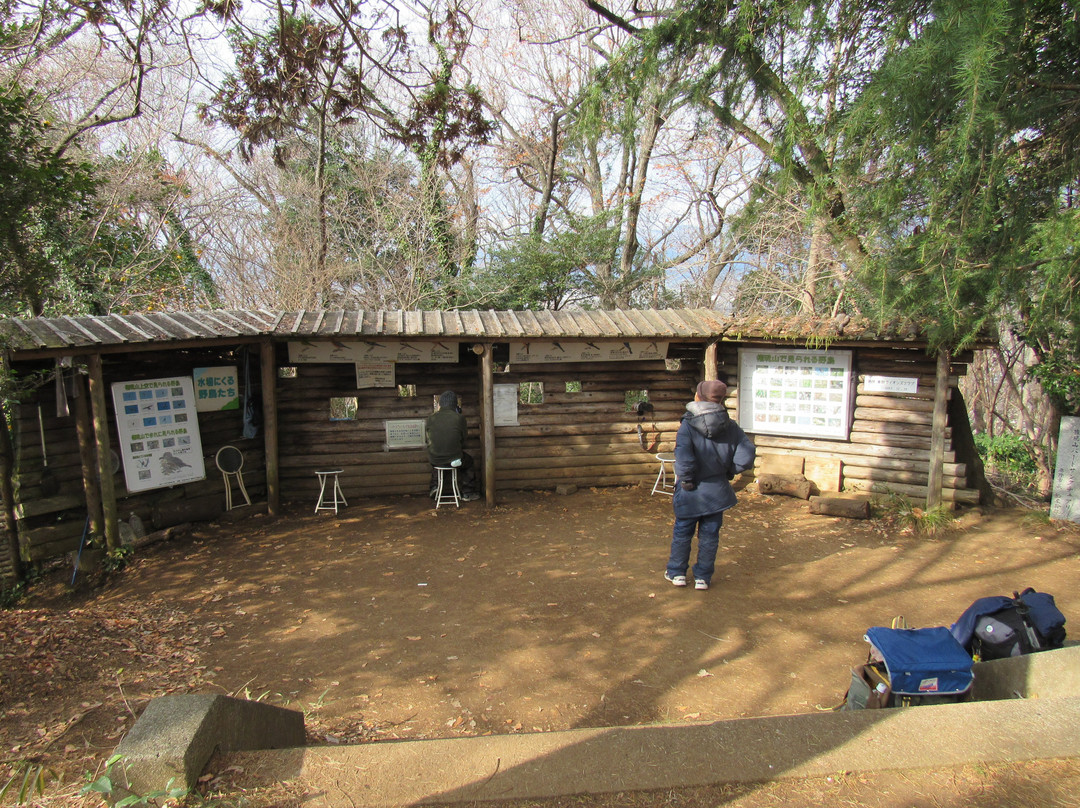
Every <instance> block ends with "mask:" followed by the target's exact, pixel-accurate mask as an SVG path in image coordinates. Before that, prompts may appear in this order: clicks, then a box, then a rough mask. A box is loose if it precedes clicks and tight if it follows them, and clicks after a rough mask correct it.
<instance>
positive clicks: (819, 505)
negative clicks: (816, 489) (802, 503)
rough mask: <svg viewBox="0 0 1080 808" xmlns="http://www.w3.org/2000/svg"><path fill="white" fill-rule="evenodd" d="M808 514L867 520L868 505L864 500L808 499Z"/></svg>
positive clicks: (868, 513)
mask: <svg viewBox="0 0 1080 808" xmlns="http://www.w3.org/2000/svg"><path fill="white" fill-rule="evenodd" d="M810 513H817V514H821V515H822V516H843V517H844V518H846V519H869V518H870V503H869V501H867V500H865V499H844V498H842V497H810Z"/></svg>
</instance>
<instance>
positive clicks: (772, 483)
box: [757, 474, 813, 499]
mask: <svg viewBox="0 0 1080 808" xmlns="http://www.w3.org/2000/svg"><path fill="white" fill-rule="evenodd" d="M757 484H758V491H759V492H761V493H762V494H783V495H784V496H788V497H795V498H796V499H809V498H810V490H811V488H812V487H813V486H812V485H811V484H810V481H809V480H808V479H806V478H805V477H803V476H802V475H801V474H759V475H758V477H757Z"/></svg>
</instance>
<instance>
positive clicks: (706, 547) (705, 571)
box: [667, 511, 724, 583]
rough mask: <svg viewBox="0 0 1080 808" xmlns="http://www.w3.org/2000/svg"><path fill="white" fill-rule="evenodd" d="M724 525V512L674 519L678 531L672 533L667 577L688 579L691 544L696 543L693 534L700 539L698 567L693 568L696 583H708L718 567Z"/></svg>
mask: <svg viewBox="0 0 1080 808" xmlns="http://www.w3.org/2000/svg"><path fill="white" fill-rule="evenodd" d="M723 523H724V512H723V511H720V512H719V513H710V514H707V515H705V516H697V517H692V518H689V519H680V518H678V517H676V518H675V527H674V529H673V530H672V531H671V555H670V556H669V557H668V563H667V573H668V575H669V576H671V577H675V576H676V575H686V566H687V565H688V564H689V563H690V544H691V542H693V540H694V531H695V529H696V530H697V535H698V551H697V563H696V564H694V569H693V573H694V580H695V581H704V582H705V583H709V582H710V581H711V580H712V576H713V570H714V569H715V566H716V550H717V548H718V547H719V546H720V526H721V525H722V524H723Z"/></svg>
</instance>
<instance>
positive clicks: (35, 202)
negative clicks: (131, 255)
mask: <svg viewBox="0 0 1080 808" xmlns="http://www.w3.org/2000/svg"><path fill="white" fill-rule="evenodd" d="M50 128H51V127H50V122H49V120H48V119H46V118H44V117H43V116H42V114H41V111H40V100H39V99H37V97H36V96H35V95H34V94H32V93H27V92H24V91H22V90H21V89H20V88H19V87H18V86H8V87H7V88H5V89H3V90H0V301H2V302H0V307H2V308H0V311H2V312H3V313H5V314H8V315H12V316H21V317H33V316H37V315H41V314H45V313H47V312H48V311H49V310H50V309H51V308H52V306H53V304H54V303H55V302H56V297H55V290H56V289H57V288H58V286H60V285H62V284H61V281H62V279H63V274H64V273H63V272H62V263H63V262H62V260H58V258H59V257H60V256H62V255H63V254H64V253H65V252H66V250H67V249H68V247H69V245H70V244H71V242H72V240H73V234H74V232H75V231H76V230H77V229H78V225H79V223H80V221H86V220H87V219H88V218H89V217H90V216H91V215H92V203H93V199H94V195H95V191H96V189H97V185H98V179H97V177H96V176H95V173H94V170H93V167H92V166H91V165H90V164H89V163H86V162H81V161H78V160H76V159H73V158H70V157H66V156H64V155H62V154H59V153H58V152H57V150H56V149H55V148H54V147H53V145H52V144H51V142H50V136H51V132H50Z"/></svg>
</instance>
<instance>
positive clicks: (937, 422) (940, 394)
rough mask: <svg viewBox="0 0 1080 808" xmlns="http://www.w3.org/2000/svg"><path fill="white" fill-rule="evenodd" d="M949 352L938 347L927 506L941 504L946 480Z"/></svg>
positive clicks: (931, 506)
mask: <svg viewBox="0 0 1080 808" xmlns="http://www.w3.org/2000/svg"><path fill="white" fill-rule="evenodd" d="M948 403H949V352H948V351H947V350H945V349H944V348H939V349H938V355H937V379H936V380H935V382H934V417H933V421H932V422H931V425H930V473H929V477H928V479H927V483H926V487H927V490H926V507H927V508H936V507H938V506H939V505H941V501H942V487H943V482H944V476H945V475H944V458H945V427H946V425H947V422H948V414H947V413H948V410H947V407H948Z"/></svg>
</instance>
